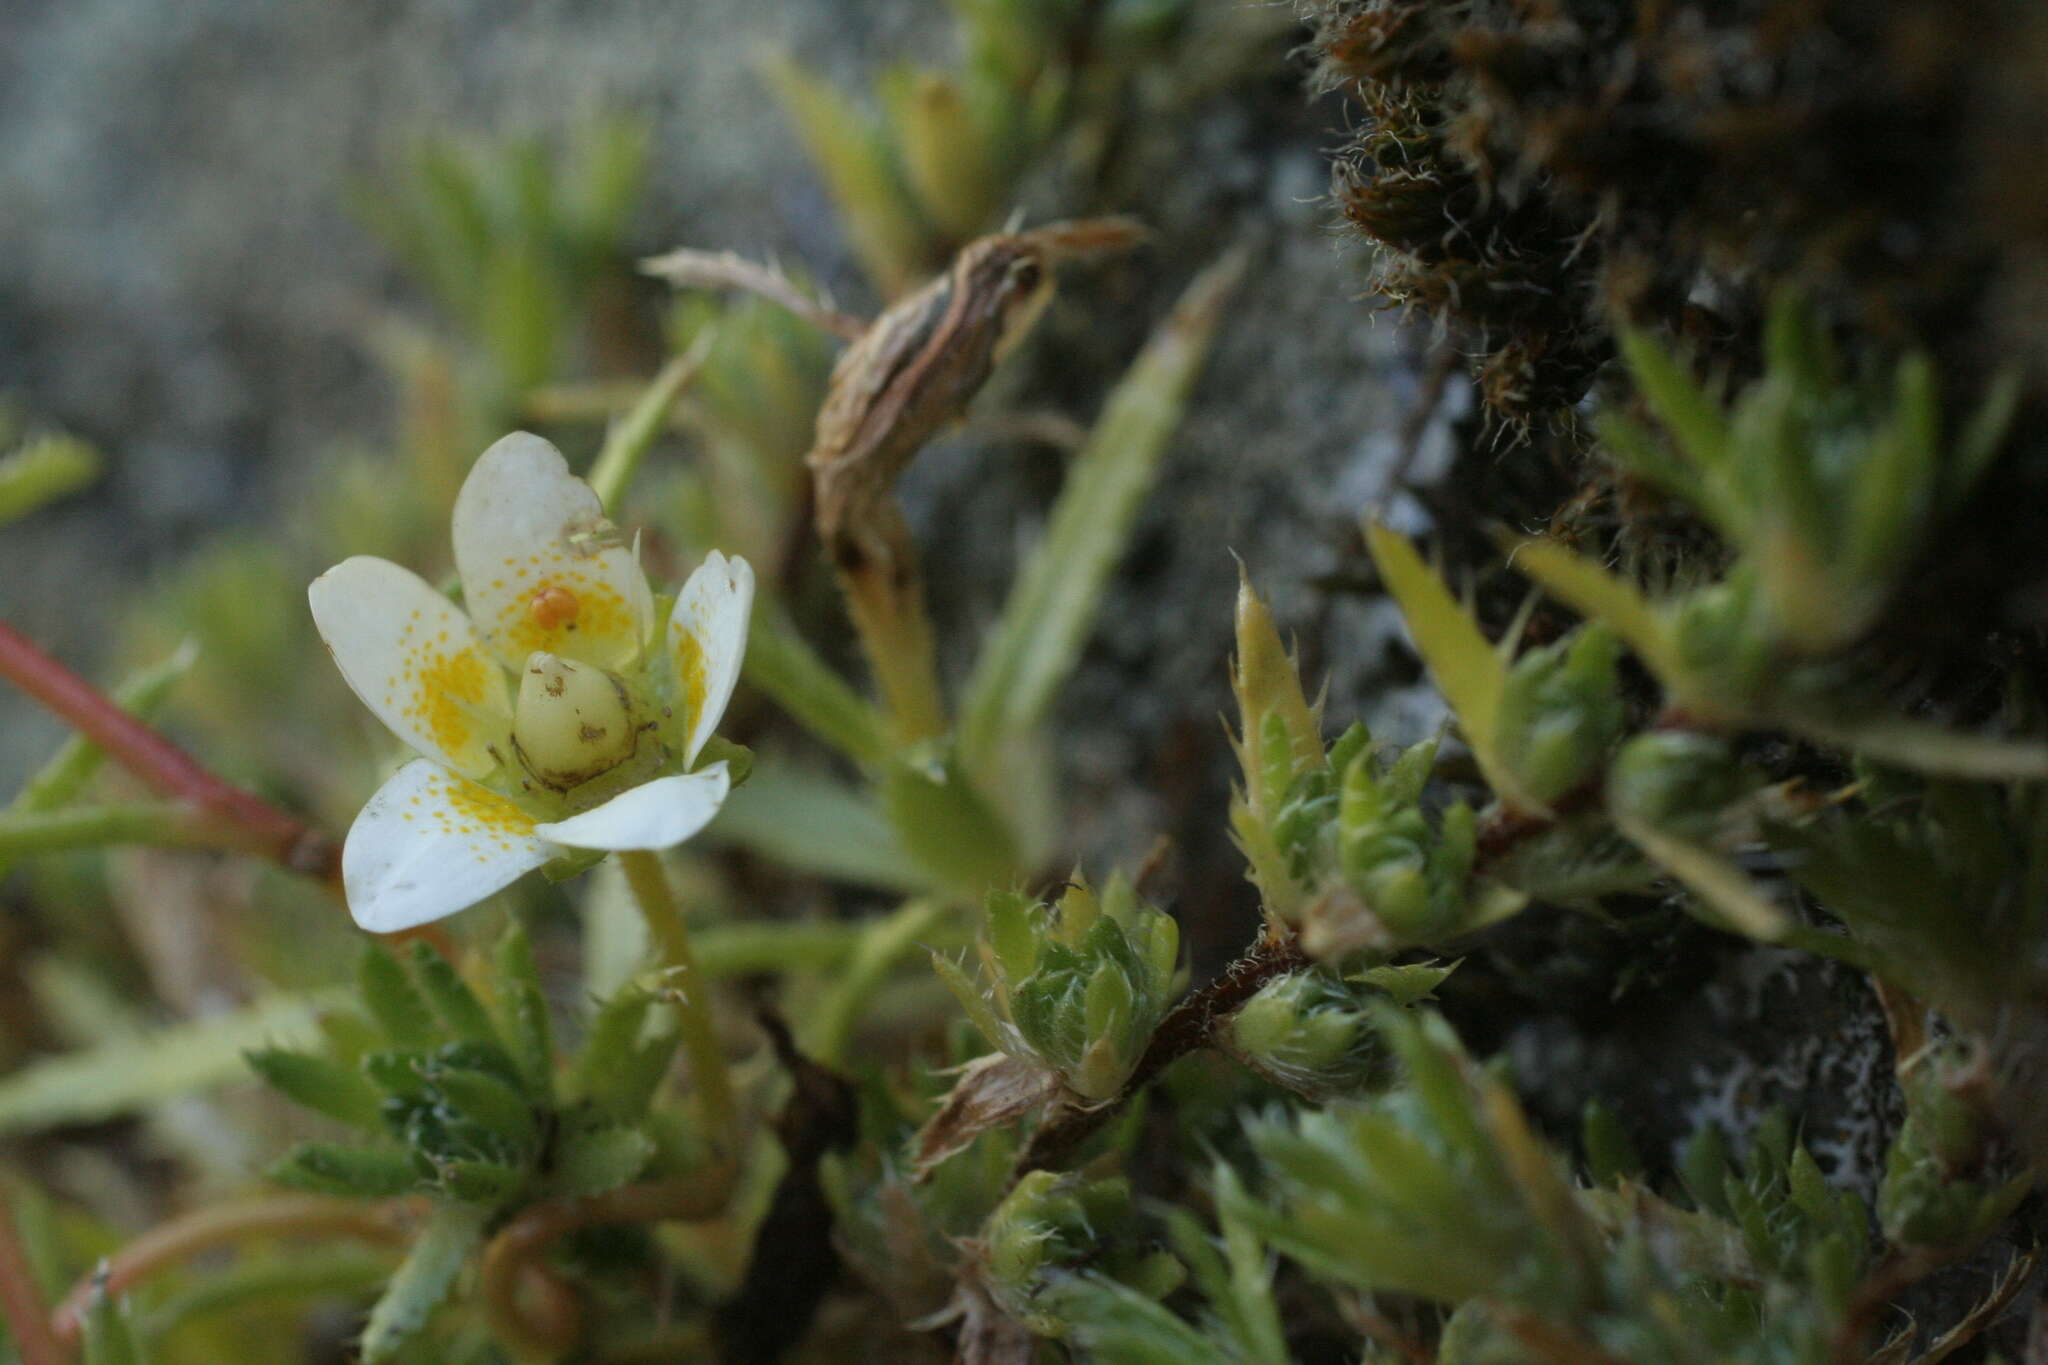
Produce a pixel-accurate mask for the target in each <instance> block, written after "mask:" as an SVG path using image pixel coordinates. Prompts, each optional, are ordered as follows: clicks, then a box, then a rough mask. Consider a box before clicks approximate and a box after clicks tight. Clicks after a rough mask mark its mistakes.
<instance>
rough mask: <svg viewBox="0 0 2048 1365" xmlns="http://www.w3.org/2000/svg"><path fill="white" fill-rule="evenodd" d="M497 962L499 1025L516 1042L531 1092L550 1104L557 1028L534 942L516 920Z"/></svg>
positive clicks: (515, 1057)
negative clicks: (535, 958)
mask: <svg viewBox="0 0 2048 1365" xmlns="http://www.w3.org/2000/svg"><path fill="white" fill-rule="evenodd" d="M496 962H497V975H498V980H497V988H498V1016H499V1017H498V1022H499V1026H500V1028H501V1029H502V1030H503V1032H504V1035H505V1037H506V1038H507V1039H509V1040H510V1042H511V1044H512V1046H511V1052H512V1060H513V1061H514V1062H516V1063H518V1065H519V1074H520V1075H521V1076H523V1077H524V1078H525V1079H526V1090H527V1093H528V1094H529V1095H530V1096H531V1097H532V1098H533V1099H535V1100H537V1101H538V1102H540V1103H541V1104H546V1103H548V1101H549V1100H550V1098H551V1097H552V1096H553V1093H554V1079H555V1043H554V1031H553V1028H552V1026H551V1025H550V1023H549V1020H548V1002H547V997H546V996H545V995H543V994H542V992H541V987H540V971H539V969H538V968H537V967H535V966H534V962H533V944H532V943H531V942H530V941H529V940H528V939H527V937H526V930H525V929H524V928H523V927H522V926H521V925H520V923H519V921H518V920H516V919H515V920H513V921H512V923H511V926H510V927H509V928H507V929H506V930H505V935H504V937H503V938H500V939H499V940H498V950H497V954H496Z"/></svg>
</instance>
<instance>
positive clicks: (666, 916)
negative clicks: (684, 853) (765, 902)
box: [619, 851, 739, 1152]
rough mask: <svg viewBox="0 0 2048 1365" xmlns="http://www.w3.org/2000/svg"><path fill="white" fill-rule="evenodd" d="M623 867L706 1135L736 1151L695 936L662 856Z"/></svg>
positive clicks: (734, 1123) (624, 862)
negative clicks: (666, 982)
mask: <svg viewBox="0 0 2048 1365" xmlns="http://www.w3.org/2000/svg"><path fill="white" fill-rule="evenodd" d="M619 864H620V866H621V867H622V868H624V869H625V873H626V884H627V885H628V886H630V887H631V888H632V891H633V901H634V903H635V904H636V905H638V906H639V907H640V915H641V917H642V918H643V919H645V920H646V921H647V932H648V935H649V936H650V937H651V938H652V939H653V940H654V945H655V947H656V949H657V950H659V952H660V953H661V960H662V963H663V965H665V966H666V967H667V968H668V972H669V977H670V984H671V986H672V987H673V999H674V1002H675V1007H676V1019H677V1022H678V1023H679V1024H680V1025H681V1026H682V1031H683V1047H684V1048H685V1049H687V1051H688V1052H689V1056H690V1074H691V1076H692V1078H693V1079H694V1080H695V1081H696V1082H697V1098H698V1102H699V1103H700V1104H701V1105H702V1106H703V1114H704V1131H705V1133H706V1134H707V1135H708V1136H709V1137H710V1139H711V1141H712V1142H713V1143H715V1144H716V1145H717V1146H718V1147H719V1148H721V1149H722V1150H724V1151H726V1152H733V1151H737V1150H738V1138H739V1132H738V1116H737V1113H736V1111H735V1110H734V1107H733V1099H732V1078H731V1077H730V1076H729V1075H727V1073H726V1069H725V1052H724V1050H723V1049H721V1048H720V1047H719V1045H718V1029H717V1027H716V1025H715V1024H714V1023H713V1021H712V1017H711V991H710V984H709V982H708V981H707V979H706V978H705V975H704V971H703V968H701V967H700V966H699V965H698V964H697V954H696V951H695V950H694V949H693V948H692V947H691V946H690V931H689V929H688V928H687V927H686V926H685V925H684V923H683V913H682V911H681V910H680V909H679V908H678V907H677V905H676V898H675V893H674V892H673V891H671V890H670V889H669V884H668V873H667V872H666V871H664V870H663V869H662V866H661V858H660V856H659V855H657V854H653V853H648V852H644V851H635V852H630V853H621V854H620V855H619Z"/></svg>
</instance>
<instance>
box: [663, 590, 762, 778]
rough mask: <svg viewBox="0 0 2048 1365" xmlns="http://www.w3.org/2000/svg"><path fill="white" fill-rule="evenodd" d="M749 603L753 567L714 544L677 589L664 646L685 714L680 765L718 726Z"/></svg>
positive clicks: (739, 657) (741, 650) (741, 654)
mask: <svg viewBox="0 0 2048 1365" xmlns="http://www.w3.org/2000/svg"><path fill="white" fill-rule="evenodd" d="M753 609H754V568H753V565H751V564H749V563H747V561H746V560H744V559H741V558H739V557H738V556H736V555H735V556H734V557H732V558H730V559H728V558H727V557H726V556H724V555H722V554H720V553H718V551H716V550H713V551H712V552H711V553H710V554H709V555H706V556H705V557H704V562H703V563H702V564H699V565H698V566H697V572H695V573H693V574H691V575H690V578H689V581H688V582H686V583H684V584H683V590H682V591H681V592H679V593H677V594H676V606H675V610H674V611H672V612H670V613H669V618H668V647H669V652H670V655H671V657H672V658H673V659H674V661H675V670H676V687H677V690H678V691H679V692H680V694H681V701H682V704H683V706H684V708H685V710H684V714H685V715H687V716H688V717H689V736H690V738H689V744H688V747H687V748H686V750H685V752H684V754H683V762H684V764H685V765H688V764H691V763H695V762H696V761H697V754H698V753H699V752H700V751H701V750H702V749H703V748H704V742H705V741H706V740H708V739H710V738H711V732H712V731H713V730H715V729H717V728H718V722H719V719H720V718H721V717H723V716H724V715H725V704H726V703H727V702H728V701H730V700H731V699H732V689H733V684H735V683H737V682H738V681H739V677H740V664H741V662H742V661H743V660H744V659H745V658H746V653H747V619H748V616H749V614H750V613H752V611H753Z"/></svg>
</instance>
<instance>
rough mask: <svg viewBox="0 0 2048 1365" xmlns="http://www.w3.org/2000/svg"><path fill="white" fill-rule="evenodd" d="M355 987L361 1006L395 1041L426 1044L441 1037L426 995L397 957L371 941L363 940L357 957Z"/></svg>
mask: <svg viewBox="0 0 2048 1365" xmlns="http://www.w3.org/2000/svg"><path fill="white" fill-rule="evenodd" d="M356 989H357V990H358V991H360V992H361V994H362V998H363V1008H365V1009H367V1010H368V1011H369V1012H370V1017H371V1018H372V1019H374V1020H376V1021H377V1026H378V1027H379V1028H381V1029H383V1030H384V1033H385V1035H386V1036H387V1037H388V1038H390V1039H391V1041H392V1043H393V1044H394V1045H396V1046H398V1047H402V1048H404V1047H428V1046H431V1045H432V1044H434V1043H437V1042H439V1041H440V1039H441V1030H440V1029H439V1028H438V1027H437V1026H436V1025H435V1023H434V1014H433V1011H432V1010H430V1009H429V1008H428V1007H427V1002H426V998H425V997H424V996H422V995H421V994H420V992H419V988H418V987H417V986H415V985H413V983H412V978H411V977H410V976H408V975H406V971H405V968H403V967H401V966H399V965H398V959H397V958H395V957H393V956H392V955H391V954H390V953H388V952H386V951H385V950H384V948H383V946H382V945H380V944H378V943H376V942H374V941H368V942H365V943H364V944H363V951H362V955H361V957H359V958H358V959H357V962H356Z"/></svg>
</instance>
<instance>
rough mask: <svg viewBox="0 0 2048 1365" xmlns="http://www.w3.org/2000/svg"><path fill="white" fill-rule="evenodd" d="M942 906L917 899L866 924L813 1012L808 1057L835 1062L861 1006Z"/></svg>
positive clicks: (934, 920)
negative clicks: (854, 947) (829, 988)
mask: <svg viewBox="0 0 2048 1365" xmlns="http://www.w3.org/2000/svg"><path fill="white" fill-rule="evenodd" d="M946 908H947V903H946V902H945V901H943V900H940V899H938V898H936V897H930V898H920V899H918V900H914V901H910V902H908V903H907V904H905V905H904V906H903V907H902V908H901V909H899V910H897V911H896V912H895V913H894V914H892V915H890V916H888V917H887V918H886V919H882V920H878V921H876V922H874V923H872V924H869V925H867V926H866V931H865V932H864V933H863V934H862V935H861V939H860V946H859V947H858V948H856V949H854V952H853V956H852V959H851V960H850V961H848V962H847V964H846V965H845V967H844V968H843V969H842V970H841V973H840V977H839V980H838V983H837V984H836V985H834V986H833V988H832V990H831V992H830V993H829V994H827V995H826V997H825V1000H824V1003H823V1004H822V1005H820V1006H819V1008H818V1012H817V1014H816V1015H815V1016H814V1019H815V1021H816V1022H815V1023H814V1024H813V1025H812V1027H811V1030H810V1034H811V1047H810V1052H811V1055H812V1056H813V1057H815V1058H817V1059H818V1060H819V1061H820V1062H822V1063H824V1064H825V1065H826V1066H837V1065H838V1064H839V1061H840V1058H841V1055H842V1054H843V1053H844V1052H845V1050H846V1040H847V1038H848V1037H849V1036H851V1034H852V1033H853V1024H854V1020H855V1018H856V1017H857V1016H858V1015H859V1014H860V1011H861V1007H862V1006H864V1005H866V1004H867V1003H868V1001H869V1000H870V999H872V998H873V996H874V994H875V991H876V990H877V989H878V988H879V987H880V986H881V984H882V979H883V978H884V977H886V976H887V975H888V974H889V969H890V968H892V967H894V966H895V965H896V963H897V961H898V960H899V959H901V958H902V956H903V955H904V954H905V953H907V952H909V951H910V950H911V949H912V948H913V947H915V946H916V944H917V942H918V940H919V939H920V938H922V937H923V936H924V935H925V934H926V933H927V932H928V931H929V930H930V929H931V927H932V926H933V925H934V924H935V923H937V922H938V919H939V916H941V915H943V914H944V913H945V912H946Z"/></svg>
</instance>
